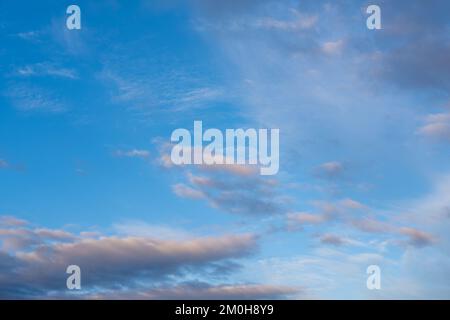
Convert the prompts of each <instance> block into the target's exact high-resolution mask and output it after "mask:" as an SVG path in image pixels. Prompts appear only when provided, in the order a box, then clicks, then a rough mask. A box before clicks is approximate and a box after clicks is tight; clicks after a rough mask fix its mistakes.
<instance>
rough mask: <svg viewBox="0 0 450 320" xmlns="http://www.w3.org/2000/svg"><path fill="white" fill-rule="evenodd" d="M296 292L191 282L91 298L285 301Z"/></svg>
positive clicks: (257, 286)
mask: <svg viewBox="0 0 450 320" xmlns="http://www.w3.org/2000/svg"><path fill="white" fill-rule="evenodd" d="M297 291H298V290H296V289H294V288H291V287H288V286H276V285H258V284H232V285H210V284H208V283H202V282H191V283H185V284H180V285H177V286H173V287H162V288H158V287H156V288H153V289H150V290H145V291H141V292H135V291H120V290H117V291H114V292H108V293H105V294H101V295H94V296H91V298H101V299H138V300H139V299H150V300H154V299H166V300H183V299H186V297H189V299H193V300H200V299H201V300H205V299H206V300H246V299H251V300H254V299H283V298H284V299H285V298H287V297H288V296H290V295H292V294H294V293H297Z"/></svg>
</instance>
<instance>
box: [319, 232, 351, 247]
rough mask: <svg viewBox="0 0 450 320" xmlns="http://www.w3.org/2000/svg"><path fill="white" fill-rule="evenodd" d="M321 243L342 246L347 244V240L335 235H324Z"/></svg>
mask: <svg viewBox="0 0 450 320" xmlns="http://www.w3.org/2000/svg"><path fill="white" fill-rule="evenodd" d="M320 242H321V243H323V244H331V245H334V246H342V245H345V244H347V240H346V239H345V238H342V237H340V236H338V235H335V234H324V235H322V236H321V237H320Z"/></svg>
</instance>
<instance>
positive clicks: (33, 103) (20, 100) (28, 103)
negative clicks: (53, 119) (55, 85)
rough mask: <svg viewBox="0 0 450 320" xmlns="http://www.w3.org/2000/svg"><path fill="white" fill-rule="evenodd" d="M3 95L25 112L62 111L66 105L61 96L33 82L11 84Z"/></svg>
mask: <svg viewBox="0 0 450 320" xmlns="http://www.w3.org/2000/svg"><path fill="white" fill-rule="evenodd" d="M3 95H4V96H6V97H7V98H9V99H10V100H11V102H12V104H13V105H14V106H15V107H16V108H17V109H18V110H20V111H23V112H37V111H39V112H49V113H61V112H63V111H65V107H64V105H63V103H62V101H61V99H60V98H58V97H56V96H55V94H54V93H53V92H51V91H49V90H47V89H44V88H42V87H39V86H36V85H33V84H24V83H18V84H11V85H10V86H9V87H8V88H7V90H5V91H3Z"/></svg>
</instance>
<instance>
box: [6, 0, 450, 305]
mask: <svg viewBox="0 0 450 320" xmlns="http://www.w3.org/2000/svg"><path fill="white" fill-rule="evenodd" d="M70 4H71V3H63V2H61V3H59V2H56V1H39V2H32V3H28V2H24V1H2V3H1V4H0V37H1V42H2V46H1V47H0V74H1V77H0V106H1V108H0V216H1V218H0V243H1V245H2V246H1V251H0V270H1V272H0V297H2V298H42V297H50V298H52V297H67V298H80V297H82V298H93V297H95V298H146V299H155V298H187V297H189V298H192V297H194V298H205V297H206V298H256V299H257V298H289V299H310V298H326V299H328V298H332V299H377V298H401V299H415V298H447V299H448V298H449V297H450V283H449V281H448V279H450V276H449V273H450V257H449V252H450V251H449V249H450V238H449V236H448V230H449V227H450V162H449V161H448V159H449V158H450V149H449V146H450V97H449V89H450V59H449V56H450V41H449V40H450V39H449V37H450V36H449V34H450V33H449V31H450V22H449V21H450V20H449V18H450V17H449V13H448V12H449V9H450V4H449V3H448V2H447V1H444V0H434V1H426V2H425V1H378V2H377V3H372V2H370V1H350V0H348V1H329V2H327V1H269V0H263V1H254V0H245V1H234V0H233V1H226V2H223V1H207V0H193V1H190V2H188V3H186V2H184V1H177V0H170V1H133V2H129V1H127V2H125V1H115V0H109V1H106V0H105V1H95V2H94V1H78V2H76V3H75V4H77V5H78V6H79V7H80V8H81V21H82V22H81V23H82V28H81V30H68V29H67V28H66V18H67V16H68V15H67V14H66V8H67V6H68V5H70ZM370 4H377V5H379V6H380V8H381V15H382V29H381V30H368V29H367V27H366V19H367V16H368V15H367V14H366V13H365V9H366V8H367V6H368V5H370ZM194 120H201V121H203V126H204V127H205V128H219V129H221V130H225V129H227V128H279V129H280V171H279V173H278V174H277V175H275V176H260V175H258V174H255V173H254V172H253V171H251V170H246V168H236V167H233V166H231V167H227V166H222V167H214V168H207V167H204V166H183V167H177V166H174V165H172V164H171V163H170V162H169V161H168V155H169V154H170V136H171V133H172V131H173V130H175V129H177V128H187V129H190V130H192V128H193V123H194ZM238 169H242V170H238ZM69 264H78V265H79V266H80V267H81V270H82V275H83V277H82V288H83V289H82V290H81V291H79V292H73V291H68V290H67V289H66V287H65V278H66V276H67V275H66V274H65V268H66V267H67V265H69ZM372 264H376V265H379V266H380V268H381V272H382V289H381V290H368V289H367V288H366V278H367V274H366V268H367V266H369V265H372Z"/></svg>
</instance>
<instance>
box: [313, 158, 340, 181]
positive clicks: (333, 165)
mask: <svg viewBox="0 0 450 320" xmlns="http://www.w3.org/2000/svg"><path fill="white" fill-rule="evenodd" d="M344 169H345V167H344V165H343V164H342V163H341V162H339V161H331V162H325V163H323V164H321V165H319V166H317V167H316V168H315V170H314V172H315V174H316V176H318V177H320V178H326V179H334V178H338V177H340V176H341V175H342V174H343V172H344Z"/></svg>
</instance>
